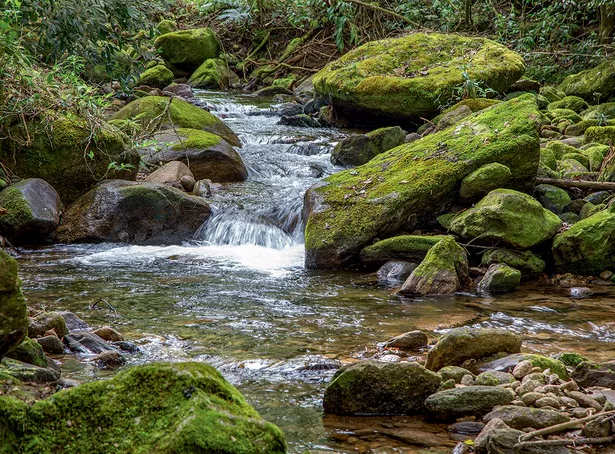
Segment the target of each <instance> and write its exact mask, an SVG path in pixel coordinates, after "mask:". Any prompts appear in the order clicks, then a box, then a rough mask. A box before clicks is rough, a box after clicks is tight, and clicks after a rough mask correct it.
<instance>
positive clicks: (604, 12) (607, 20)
mask: <svg viewBox="0 0 615 454" xmlns="http://www.w3.org/2000/svg"><path fill="white" fill-rule="evenodd" d="M614 32H615V5H602V6H601V7H600V42H601V43H602V44H609V43H610V42H611V41H612V39H613V35H614Z"/></svg>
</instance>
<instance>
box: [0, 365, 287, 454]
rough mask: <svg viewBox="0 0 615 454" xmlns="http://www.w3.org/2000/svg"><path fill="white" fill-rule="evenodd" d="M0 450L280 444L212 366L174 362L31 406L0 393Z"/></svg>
mask: <svg viewBox="0 0 615 454" xmlns="http://www.w3.org/2000/svg"><path fill="white" fill-rule="evenodd" d="M69 421H70V423H69ZM0 452H2V453H9V452H19V453H23V454H52V453H56V452H63V453H65V454H86V453H94V452H97V453H103V452H104V453H108V454H119V453H122V454H131V453H134V454H136V453H143V452H149V453H183V454H192V453H194V454H197V453H205V452H211V453H213V452H215V453H220V454H282V453H284V452H286V443H285V441H284V435H283V434H282V432H281V431H280V429H278V428H277V427H276V426H274V425H273V424H270V423H267V422H265V421H264V420H262V419H261V418H260V416H259V415H258V413H257V412H256V411H255V410H254V409H253V408H252V407H250V405H248V404H247V403H246V401H245V399H244V398H243V396H242V395H241V394H240V393H239V392H238V391H237V390H236V389H235V388H234V387H233V386H231V385H230V384H228V383H227V382H226V381H225V380H224V378H223V377H222V376H221V375H220V373H219V372H217V371H216V370H215V369H214V368H212V367H211V366H208V365H206V364H201V363H183V364H182V363H180V364H151V365H146V366H137V367H133V368H131V369H129V370H127V371H124V372H121V373H119V374H118V375H116V376H115V377H114V378H112V379H111V380H101V381H95V382H90V383H86V384H83V385H80V386H77V387H75V388H71V389H68V390H65V391H61V392H59V393H57V394H54V395H53V396H52V397H50V398H48V399H45V400H42V401H38V402H35V403H34V404H31V405H29V404H26V403H24V402H21V401H18V400H16V399H14V398H12V397H0Z"/></svg>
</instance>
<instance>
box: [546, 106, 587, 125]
mask: <svg viewBox="0 0 615 454" xmlns="http://www.w3.org/2000/svg"><path fill="white" fill-rule="evenodd" d="M549 112H550V113H551V119H552V121H551V124H552V125H557V124H559V123H560V122H561V121H562V120H570V121H571V122H572V123H579V122H580V121H582V120H583V119H582V118H581V116H580V115H579V114H578V113H576V112H575V111H574V110H570V109H551V110H550V111H549Z"/></svg>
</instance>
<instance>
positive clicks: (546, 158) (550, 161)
mask: <svg viewBox="0 0 615 454" xmlns="http://www.w3.org/2000/svg"><path fill="white" fill-rule="evenodd" d="M540 163H541V164H544V165H545V166H547V167H548V168H549V169H551V170H556V169H557V158H556V157H555V151H554V150H553V149H550V148H543V149H542V150H540Z"/></svg>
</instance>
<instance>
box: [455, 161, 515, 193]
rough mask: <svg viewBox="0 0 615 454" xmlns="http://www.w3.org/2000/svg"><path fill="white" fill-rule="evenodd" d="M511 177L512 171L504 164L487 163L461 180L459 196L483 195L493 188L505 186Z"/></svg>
mask: <svg viewBox="0 0 615 454" xmlns="http://www.w3.org/2000/svg"><path fill="white" fill-rule="evenodd" d="M511 178H512V173H511V171H510V169H509V168H508V167H506V166H505V165H502V164H499V163H497V162H493V163H491V164H487V165H485V166H482V167H481V168H480V169H477V170H475V171H474V172H472V173H471V174H470V175H468V176H467V177H465V178H464V179H463V180H461V188H460V189H459V196H460V197H461V198H462V199H474V198H479V197H483V196H485V195H487V194H488V193H489V192H491V191H493V190H494V189H498V188H502V187H505V186H506V183H508V181H509V180H510V179H511Z"/></svg>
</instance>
